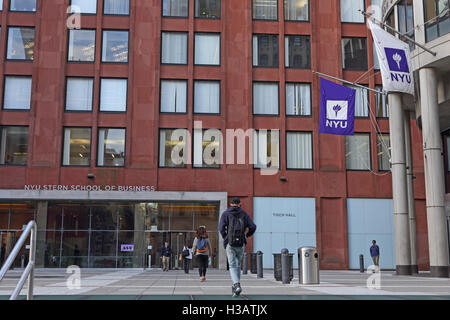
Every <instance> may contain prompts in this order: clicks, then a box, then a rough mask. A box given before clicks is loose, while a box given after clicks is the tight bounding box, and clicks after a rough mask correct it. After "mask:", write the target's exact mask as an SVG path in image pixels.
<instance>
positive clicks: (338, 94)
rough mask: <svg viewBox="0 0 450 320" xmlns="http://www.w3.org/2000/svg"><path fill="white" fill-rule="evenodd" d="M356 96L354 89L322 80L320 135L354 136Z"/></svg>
mask: <svg viewBox="0 0 450 320" xmlns="http://www.w3.org/2000/svg"><path fill="white" fill-rule="evenodd" d="M355 94H356V90H354V89H350V88H347V87H344V86H341V85H338V84H336V83H334V82H331V81H328V80H325V79H323V78H320V124H319V133H329V134H338V135H345V136H352V135H354V132H355Z"/></svg>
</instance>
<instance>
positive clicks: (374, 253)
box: [370, 240, 380, 268]
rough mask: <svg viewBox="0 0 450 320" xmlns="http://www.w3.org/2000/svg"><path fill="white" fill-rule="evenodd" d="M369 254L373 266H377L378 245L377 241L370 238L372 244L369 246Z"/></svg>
mask: <svg viewBox="0 0 450 320" xmlns="http://www.w3.org/2000/svg"><path fill="white" fill-rule="evenodd" d="M370 256H371V257H372V260H373V264H374V265H375V267H377V268H379V267H380V266H379V263H380V247H378V245H377V242H376V241H375V240H372V246H371V247H370Z"/></svg>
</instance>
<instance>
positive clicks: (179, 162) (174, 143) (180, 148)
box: [159, 129, 189, 168]
mask: <svg viewBox="0 0 450 320" xmlns="http://www.w3.org/2000/svg"><path fill="white" fill-rule="evenodd" d="M188 135H189V133H188V131H187V130H186V129H176V130H171V129H169V130H168V129H161V130H160V132H159V136H160V138H159V139H160V140H159V166H160V167H170V168H176V167H179V168H180V167H181V168H182V167H185V166H186V164H187V150H186V148H187V146H186V144H187V141H188Z"/></svg>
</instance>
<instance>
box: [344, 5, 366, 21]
mask: <svg viewBox="0 0 450 320" xmlns="http://www.w3.org/2000/svg"><path fill="white" fill-rule="evenodd" d="M359 9H361V10H364V0H341V22H350V23H364V16H363V15H362V14H361V12H359V11H358V10H359Z"/></svg>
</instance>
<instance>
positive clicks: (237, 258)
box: [226, 244, 244, 284]
mask: <svg viewBox="0 0 450 320" xmlns="http://www.w3.org/2000/svg"><path fill="white" fill-rule="evenodd" d="M226 251H227V257H228V265H229V267H230V275H231V280H232V281H233V284H235V283H238V282H240V280H241V260H242V254H243V253H244V247H232V246H230V245H229V244H227V248H226Z"/></svg>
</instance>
